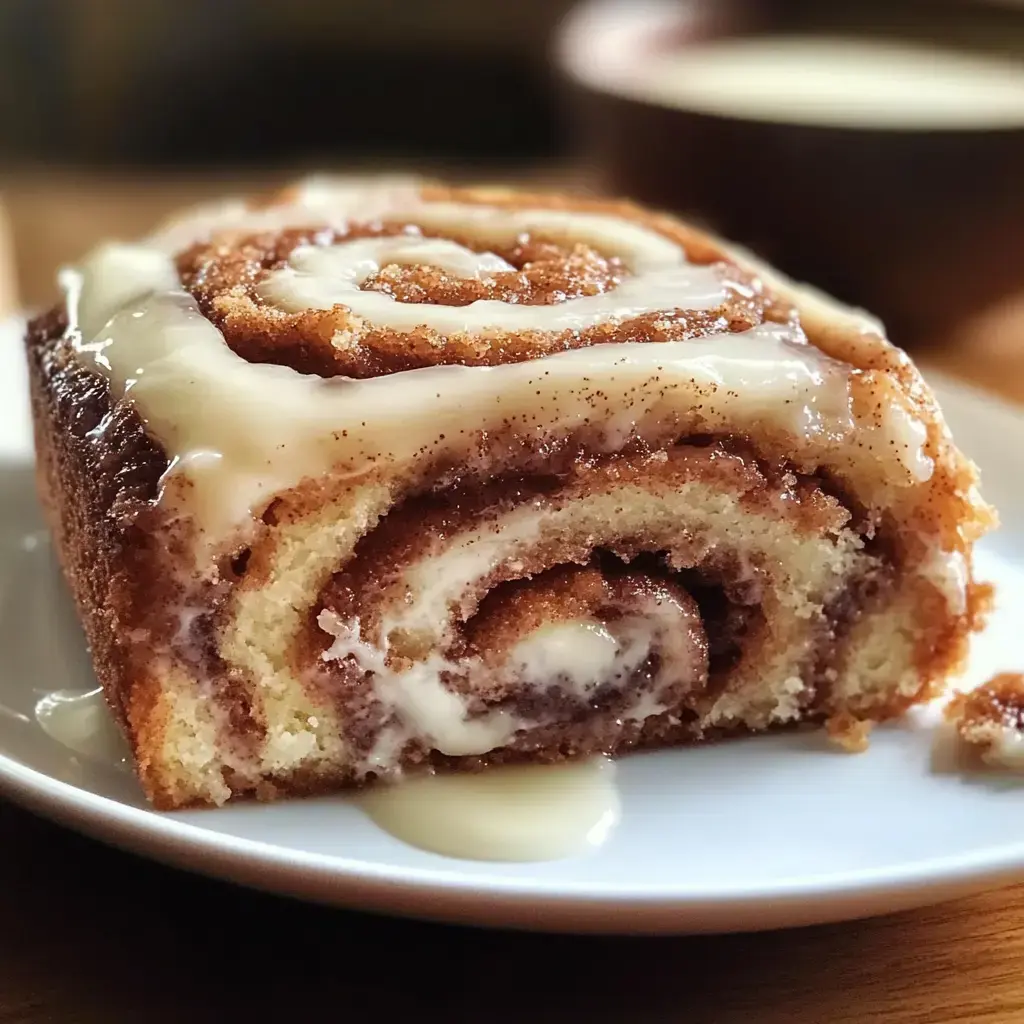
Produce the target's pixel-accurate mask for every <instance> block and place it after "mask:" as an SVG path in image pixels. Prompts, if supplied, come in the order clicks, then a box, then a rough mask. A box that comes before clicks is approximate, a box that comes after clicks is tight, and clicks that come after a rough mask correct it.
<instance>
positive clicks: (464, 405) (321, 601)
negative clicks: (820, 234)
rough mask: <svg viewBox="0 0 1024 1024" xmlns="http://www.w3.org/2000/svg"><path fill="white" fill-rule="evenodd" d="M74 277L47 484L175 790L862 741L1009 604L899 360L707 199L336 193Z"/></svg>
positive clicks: (261, 207)
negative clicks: (982, 579)
mask: <svg viewBox="0 0 1024 1024" xmlns="http://www.w3.org/2000/svg"><path fill="white" fill-rule="evenodd" d="M61 281H62V285H63V289H64V296H65V297H64V300H63V301H62V302H61V303H60V304H59V305H58V306H57V307H56V308H55V309H53V310H52V311H50V312H49V313H47V314H45V315H43V316H41V317H39V318H37V319H36V320H35V321H34V322H33V323H32V324H31V325H30V328H29V331H28V339H27V346H28V352H29V361H30V366H31V380H32V393H33V402H34V414H35V425H36V439H37V448H38V460H39V480H40V489H41V493H42V496H43V500H44V502H45V505H46V508H47V509H48V513H49V517H50V522H51V526H52V530H53V534H54V537H55V540H56V547H57V550H58V551H59V553H60V557H61V560H62V563H63V566H64V570H65V572H66V575H67V578H68V581H69V583H70V585H71V589H72V591H73V592H74V596H75V598H76V601H77V604H78V608H79V611H80V615H81V619H82V622H83V624H84V626H85V630H86V633H87V635H88V639H89V643H90V646H91V650H92V653H93V658H94V661H95V666H96V671H97V674H98V676H99V678H100V681H101V683H102V685H103V687H104V690H105V692H106V694H107V697H108V699H109V701H110V704H111V706H112V707H113V709H114V711H115V712H116V714H117V716H118V718H119V720H120V721H121V722H122V723H123V726H124V729H125V732H126V734H127V735H128V737H129V739H130V741H131V745H132V749H133V751H134V756H135V759H136V764H137V768H138V774H139V778H140V779H141V782H142V785H143V786H144V788H145V791H146V793H147V795H148V797H149V798H150V799H151V800H152V801H153V802H154V804H156V805H157V806H159V807H163V808H174V807H182V806H187V805H196V804H221V803H224V802H225V801H228V800H230V799H232V798H234V797H242V796H248V795H255V796H258V797H261V798H270V797H275V796H280V795H284V794H297V793H310V792H323V791H329V790H335V789H342V788H345V787H349V786H356V785H359V784H362V783H364V782H367V781H372V780H377V779H385V780H386V779H393V778H395V777H397V776H399V775H400V774H401V773H402V772H404V771H408V770H410V769H412V768H415V767H416V766H422V767H424V768H441V767H443V768H445V769H476V768H480V767H482V766H485V765H487V764H490V763H494V762H502V761H517V760H520V761H552V760H558V759H564V758H569V757H573V756H576V755H582V754H585V753H593V752H604V753H618V752H624V751H627V750H630V749H633V748H637V747H648V746H652V745H664V744H682V743H694V742H700V741H704V740H709V739H712V738H715V737H720V736H725V735H728V734H734V733H742V732H752V731H762V730H767V729H773V728H776V727H782V726H785V725H788V724H793V723H799V722H830V723H831V727H832V728H833V730H837V731H839V732H846V733H848V734H850V735H854V734H857V733H858V730H861V729H862V728H863V723H865V722H871V721H875V720H878V719H883V718H886V717H889V716H893V715H897V714H899V713H900V712H901V711H903V710H904V709H905V708H907V707H908V706H909V705H911V704H913V703H915V702H918V701H922V700H926V699H928V698H929V697H931V696H932V695H934V694H935V693H936V692H937V691H938V689H939V688H941V687H942V686H943V684H944V683H945V681H946V679H947V678H948V677H949V676H950V675H951V674H952V673H954V672H955V671H956V670H957V668H958V667H959V665H960V663H961V661H962V659H963V657H964V654H965V650H966V644H967V640H968V637H969V634H970V633H971V632H972V631H973V630H974V629H976V628H977V626H978V624H979V621H980V615H981V612H982V610H983V606H984V601H985V595H986V589H985V588H984V587H983V586H980V585H978V584H976V583H975V582H974V581H973V579H972V573H971V546H972V543H973V542H974V540H975V539H976V538H977V537H978V536H979V535H981V534H982V533H983V532H984V531H985V530H986V529H987V528H988V527H989V526H990V525H992V523H993V521H994V518H993V514H992V512H991V511H990V510H989V508H988V507H987V506H986V505H985V504H984V502H983V501H982V500H981V498H980V497H979V495H978V493H977V490H976V486H975V484H976V479H975V470H974V467H973V466H972V464H971V463H970V462H969V461H968V460H966V459H965V458H964V457H963V456H962V455H961V454H960V453H959V452H958V450H957V449H956V448H955V447H954V445H953V442H952V440H951V438H950V435H949V432H948V430H947V429H946V426H945V424H944V422H943V420H942V417H941V414H940V411H939V409H938V408H937V406H936V404H935V402H934V400H933V398H932V395H931V393H930V391H929V390H928V388H927V386H926V385H925V384H924V383H923V381H922V380H921V378H920V376H919V375H918V373H917V371H916V370H915V369H914V367H913V366H912V365H911V363H910V362H909V361H908V359H907V357H906V356H905V355H904V354H903V353H902V352H901V351H900V350H899V349H897V348H895V347H893V346H892V345H891V344H890V343H889V342H888V341H887V340H886V339H885V337H884V335H883V332H882V329H881V327H880V326H879V325H878V324H876V323H875V322H874V321H872V320H871V319H870V318H869V317H867V316H866V315H862V314H859V313H855V312H853V311H850V310H846V309H844V308H841V307H839V306H838V305H836V304H834V303H832V302H831V301H830V300H828V299H826V298H824V297H822V296H820V295H817V294H816V293H812V292H810V291H808V290H805V289H802V288H798V287H796V286H794V285H792V284H791V283H790V282H788V281H786V280H784V279H783V278H781V277H780V276H778V275H776V274H774V273H773V272H772V271H770V270H769V269H768V268H765V267H762V266H760V265H758V264H757V263H756V261H754V260H753V259H751V258H749V257H747V256H745V255H743V254H742V253H739V252H736V251H734V250H732V249H731V248H729V247H728V246H725V245H723V244H722V243H720V242H719V241H718V240H716V239H714V238H712V237H710V236H708V235H705V234H703V233H701V232H699V231H697V230H695V229H694V228H692V227H689V226H687V225H685V224H682V223H679V222H677V221H675V220H671V219H668V218H665V217H662V216H658V215H655V214H652V213H649V212H645V211H643V210H640V209H638V208H636V207H634V206H632V205H630V204H627V203H612V202H597V201H584V200H577V199H569V198H565V197H558V196H549V195H526V194H518V193H513V192H508V191H503V190H493V189H476V190H460V189H454V188H446V187H442V186H436V185H425V184H423V183H419V182H407V181H402V180H398V181H389V180H380V181H374V182H369V183H366V184H362V183H352V182H338V181H332V180H329V179H324V180H313V181H309V182H306V183H303V184H301V185H299V186H297V187H295V188H293V189H291V190H289V191H288V192H286V193H284V194H282V195H279V196H277V197H275V198H274V199H273V200H272V201H271V202H269V203H263V204H248V203H244V202H228V203H225V204H222V205H219V206H216V207H211V208H204V209H201V210H197V211H190V212H188V213H186V214H184V215H182V216H181V217H179V218H177V219H176V220H175V221H173V222H171V223H169V224H166V225H164V226H163V227H162V228H161V229H159V230H158V231H157V232H156V233H154V234H153V235H152V236H151V237H149V238H147V239H145V240H143V241H142V242H140V243H137V244H132V245H124V244H108V245H104V246H102V247H100V248H98V249H97V250H96V251H95V252H93V253H92V254H91V255H89V256H88V257H87V258H86V259H85V260H84V261H83V262H82V263H81V265H80V266H78V267H76V268H74V269H69V270H67V271H65V272H64V273H63V274H62V278H61Z"/></svg>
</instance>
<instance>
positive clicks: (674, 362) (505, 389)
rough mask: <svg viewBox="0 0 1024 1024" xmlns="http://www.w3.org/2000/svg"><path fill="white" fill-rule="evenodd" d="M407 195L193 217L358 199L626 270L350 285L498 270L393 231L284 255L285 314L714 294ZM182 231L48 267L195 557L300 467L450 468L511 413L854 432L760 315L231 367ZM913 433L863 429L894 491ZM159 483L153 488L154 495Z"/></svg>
mask: <svg viewBox="0 0 1024 1024" xmlns="http://www.w3.org/2000/svg"><path fill="white" fill-rule="evenodd" d="M412 195H414V193H413V192H411V191H410V189H409V188H408V187H407V186H405V185H400V184H398V185H395V186H393V187H392V186H388V187H385V188H383V189H381V190H378V191H377V192H374V191H373V190H372V189H371V190H369V191H368V192H361V191H360V190H359V189H358V188H357V189H355V190H353V189H347V190H346V189H345V188H343V187H338V186H336V187H335V188H334V189H333V190H332V189H330V188H329V187H327V186H325V185H323V184H320V185H316V186H310V187H309V188H308V189H307V190H306V191H305V192H303V191H300V192H299V193H298V198H297V199H296V200H295V204H294V205H293V206H290V207H284V208H274V207H272V208H268V209H267V210H257V211H247V212H243V211H242V210H241V209H239V208H235V207H230V206H228V207H224V208H223V209H221V210H220V212H219V213H215V212H210V213H209V214H208V216H207V221H208V222H209V223H212V224H213V225H215V226H216V227H221V228H222V227H226V226H231V227H234V228H241V227H250V226H266V224H268V223H273V224H276V225H282V226H283V224H304V223H310V222H316V221H319V222H321V223H323V222H325V221H326V222H332V221H333V222H338V221H343V220H346V219H347V218H349V217H353V216H355V215H356V211H357V210H358V211H361V212H360V213H359V219H365V218H366V217H369V216H370V215H371V214H373V215H376V216H384V215H385V214H386V215H387V216H389V217H393V218H394V219H398V220H406V219H408V220H409V222H411V223H416V224H418V225H420V226H422V227H424V228H428V227H429V228H443V229H445V230H450V231H453V232H456V231H457V232H458V233H459V234H460V236H462V237H465V236H467V235H468V236H471V237H473V238H475V239H477V240H482V241H483V243H485V244H486V243H487V242H495V243H496V242H498V241H501V240H508V239H509V238H515V237H516V236H517V235H518V234H521V233H522V232H523V231H525V230H530V231H536V232H538V233H542V234H544V235H545V236H547V237H552V238H554V239H556V240H558V239H574V240H581V241H589V242H591V243H593V244H595V245H600V246H601V247H602V249H603V251H605V252H606V254H610V255H618V256H620V257H621V258H622V259H623V260H624V262H625V263H626V265H627V266H628V267H629V269H630V270H631V272H632V274H633V276H632V277H629V278H627V279H626V282H625V283H624V284H622V285H620V286H619V287H618V288H617V289H615V290H613V291H612V292H610V293H607V294H605V295H599V296H593V297H587V298H581V299H574V300H569V301H566V302H564V303H560V304H557V305H554V306H516V305H514V304H507V303H500V302H494V301H486V302H477V303H473V304H471V305H469V306H465V307H444V306H438V305H418V304H403V303H400V302H396V301H395V300H393V299H392V298H391V297H390V296H386V295H382V294H378V293H371V292H363V291H360V290H359V289H358V282H359V281H360V280H361V279H362V278H365V276H366V274H367V273H372V270H373V268H374V267H375V266H377V265H379V263H380V260H382V259H392V258H394V257H395V256H396V254H397V256H399V257H400V258H402V259H403V260H417V259H421V258H422V259H423V260H426V261H428V262H431V263H435V265H436V263H437V262H438V261H440V262H441V264H442V265H443V266H445V267H446V268H447V269H449V270H450V271H452V272H456V273H463V274H466V273H468V274H486V273H489V272H493V270H494V269H495V268H498V267H499V266H500V265H501V261H499V260H498V259H497V257H494V256H493V255H480V254H477V253H475V252H471V251H470V250H468V249H463V248H461V247H459V246H456V245H455V244H454V243H439V242H438V241H437V240H425V239H422V238H419V237H417V236H408V237H402V238H401V239H400V240H395V239H387V240H371V244H369V245H367V244H364V242H365V240H364V242H349V243H345V244H343V245H339V246H330V247H327V248H325V249H322V250H309V249H302V250H299V251H298V253H297V254H296V255H295V256H293V265H292V266H291V267H290V268H288V270H287V271H286V272H278V273H277V274H276V275H273V274H272V275H271V276H270V277H269V278H268V280H267V281H266V282H264V285H263V287H264V290H265V294H266V295H267V296H268V297H272V298H273V299H274V301H276V302H279V303H281V304H283V305H284V306H286V307H289V308H293V307H295V306H297V305H299V304H300V303H303V302H307V301H316V302H320V303H321V304H328V305H330V304H332V303H333V302H334V301H336V300H337V299H339V298H340V299H342V301H344V302H345V304H346V305H349V306H350V308H352V309H353V310H354V311H355V312H356V313H357V314H359V313H361V311H365V312H366V313H367V314H372V319H373V320H374V321H378V320H379V321H380V322H382V323H389V324H392V325H394V326H398V327H399V328H401V327H402V326H405V327H413V326H416V325H417V324H424V323H429V322H431V317H436V318H438V322H439V323H441V324H443V325H444V326H445V327H446V328H448V329H450V328H451V327H452V325H456V326H457V327H458V328H459V329H468V330H470V331H482V332H485V331H487V330H488V329H493V328H506V329H507V328H508V327H509V326H513V327H521V326H522V324H524V323H526V322H527V320H528V321H529V322H530V323H534V324H536V325H543V326H544V327H546V328H547V329H552V330H557V329H562V328H564V327H566V326H572V325H573V324H574V323H575V324H582V323H586V324H593V323H598V322H616V321H621V320H622V319H625V318H628V317H632V316H636V315H637V314H638V312H639V311H641V310H651V309H660V308H663V307H668V308H670V309H675V308H679V307H680V305H683V306H685V307H687V308H708V307H709V306H711V305H714V304H715V303H716V302H720V301H721V299H722V298H723V297H724V292H722V290H721V289H722V282H721V278H720V276H719V272H718V271H716V270H715V269H713V268H708V267H698V266H695V265H693V264H690V263H688V262H687V261H686V257H685V253H684V252H683V251H682V250H681V249H680V247H679V246H677V245H676V244H675V243H673V242H671V241H669V240H668V239H667V238H665V237H663V236H661V235H659V234H657V233H656V232H653V231H651V230H649V229H647V228H644V227H641V226H638V225H636V224H632V223H628V222H626V221H624V220H620V219H618V218H614V217H609V216H605V215H602V216H598V215H593V214H576V213H571V212H567V211H548V210H513V211H507V210H503V209H499V208H496V207H494V208H492V207H486V206H485V207H474V206H472V205H466V206H465V207H463V206H459V205H458V204H442V203H437V204H431V203H425V202H422V201H420V202H419V203H418V204H417V203H416V202H415V201H413V200H412V199H411V196H412ZM329 210H333V211H334V212H333V214H331V215H328V212H327V211H329ZM201 223H204V221H203V220H202V218H196V219H195V220H193V221H191V222H189V221H188V220H187V219H186V221H183V222H180V223H179V224H178V225H172V226H171V227H170V228H168V229H166V230H165V231H164V232H163V233H162V234H159V235H157V236H154V238H153V239H151V240H149V241H147V242H144V243H142V244H140V245H107V246H104V247H101V248H100V249H98V250H97V251H95V252H94V253H93V254H92V255H91V256H90V257H89V258H88V259H87V260H86V261H85V262H84V263H83V264H82V266H81V267H79V268H77V269H74V270H67V271H65V272H64V273H63V275H62V283H63V286H64V289H65V293H66V298H67V307H68V314H69V324H70V326H69V334H68V337H69V339H70V340H71V345H72V347H73V349H74V351H75V352H76V354H77V357H78V358H79V359H80V360H81V361H82V362H83V363H84V364H85V365H86V366H88V367H89V368H90V369H92V370H93V371H94V372H97V373H100V374H102V375H103V376H105V377H106V378H107V379H108V380H109V382H110V386H111V390H112V395H113V398H114V399H115V400H117V399H121V398H127V399H128V400H130V401H131V402H132V403H133V405H134V407H135V409H136V410H137V412H138V414H139V415H140V417H141V418H142V419H143V421H144V422H145V423H146V426H147V429H148V430H149V431H150V433H151V434H152V435H153V436H154V437H155V438H157V439H158V440H159V441H160V442H161V444H162V445H163V446H164V448H165V450H166V451H167V452H168V454H169V456H170V458H171V466H170V468H169V470H168V472H167V474H166V476H165V483H171V482H174V481H175V479H176V478H179V477H183V478H185V479H187V481H188V482H189V484H190V485H191V486H190V487H189V488H188V490H189V499H188V508H187V510H186V511H187V513H188V514H189V515H191V516H193V517H194V518H195V521H196V525H197V527H198V532H199V535H200V538H201V541H202V542H203V543H202V544H201V551H203V552H208V551H210V550H211V549H212V548H214V547H216V545H217V544H218V543H220V542H221V541H222V540H224V539H225V538H226V537H227V536H228V535H230V534H232V533H233V532H237V529H238V528H239V527H240V526H244V525H245V524H246V523H247V522H248V521H249V520H250V518H251V516H252V514H254V513H256V514H258V513H259V512H260V511H261V510H262V508H263V507H264V506H265V505H266V504H267V502H268V501H269V500H270V499H271V498H272V497H273V496H274V495H275V494H276V493H279V492H281V491H282V490H285V489H288V488H290V487H293V486H295V485H297V484H298V483H299V482H300V481H301V480H302V479H304V478H307V477H316V476H319V475H322V474H324V473H326V472H328V471H334V472H337V473H340V474H359V473H362V472H364V471H365V470H367V469H370V468H376V469H379V470H381V471H383V472H385V473H390V474H394V475H395V476H398V475H400V474H401V473H402V471H403V470H406V469H407V468H408V466H409V465H410V464H411V463H414V462H415V461H417V460H419V459H422V458H423V457H425V456H429V457H439V456H446V455H450V456H454V457H456V458H462V459H467V458H470V457H471V455H472V453H473V451H474V450H475V446H476V445H477V443H478V440H479V436H480V434H479V432H481V431H486V432H489V433H491V434H493V433H495V432H499V431H501V430H502V429H503V428H507V426H508V425H509V424H510V423H514V422H518V423H519V424H520V425H524V424H526V423H529V424H530V426H529V427H525V426H520V430H521V431H524V432H525V433H527V434H528V435H529V436H530V437H532V438H533V439H536V440H546V439H551V438H557V437H559V436H564V435H567V434H569V433H571V432H573V431H577V430H581V429H583V428H584V427H585V425H586V424H590V423H591V421H593V423H595V424H600V428H601V429H600V432H599V433H598V432H596V431H595V442H594V443H595V446H596V447H598V448H602V447H603V448H604V449H606V450H612V449H615V448H617V447H619V446H621V444H622V443H623V442H624V441H625V440H627V439H628V438H629V437H630V436H631V435H637V436H641V437H649V438H654V439H657V437H658V432H659V430H661V431H664V430H665V429H666V428H665V424H671V423H672V421H673V419H674V418H676V417H678V416H681V415H688V414H690V413H691V412H692V410H693V409H694V408H696V407H698V406H699V407H700V408H701V417H702V423H703V424H704V425H705V426H706V428H707V429H708V430H715V429H719V430H722V429H725V430H730V431H736V430H739V431H741V432H742V431H744V430H745V429H748V428H749V431H750V432H751V433H756V432H757V431H756V430H755V427H759V428H761V429H763V426H764V425H765V424H769V425H771V426H772V427H774V428H775V429H776V430H779V431H782V432H784V433H787V434H789V435H792V436H793V437H794V438H795V439H796V440H797V442H798V444H802V445H803V446H804V447H809V448H811V449H816V450H818V451H819V452H820V453H821V460H822V461H828V457H829V456H830V455H831V457H832V458H833V459H835V458H837V457H840V458H841V456H839V455H837V453H840V452H841V449H842V445H843V442H844V440H845V439H847V438H849V437H850V435H851V433H852V432H853V430H854V429H855V427H856V426H857V424H856V423H855V420H854V417H853V415H852V413H851V400H850V380H851V374H852V372H853V371H852V370H851V368H850V367H848V366H846V365H845V364H842V363H839V362H836V361H834V360H832V359H829V358H828V357H826V356H825V355H823V354H822V353H820V352H819V351H818V350H816V349H815V348H813V347H812V346H810V345H807V344H806V343H805V340H804V338H803V335H802V332H801V331H800V329H799V327H796V326H793V325H781V324H775V323H766V324H763V325H761V326H758V327H755V328H753V329H752V330H748V331H746V332H743V333H736V334H722V335H720V336H714V337H707V338H701V339H698V340H693V341H681V342H667V343H655V344H624V345H599V346H593V347H588V348H581V349H577V350H573V351H568V352H561V353H558V354H555V355H551V356H547V357H545V358H542V359H536V360H532V361H530V362H524V363H512V364H504V365H500V366H493V367H463V366H436V367H429V368H423V369H416V370H409V371H405V372H402V373H396V374H392V375H390V376H387V377H381V378H375V379H369V380H358V381H356V380H350V379H347V378H334V379H328V380H325V379H322V378H319V377H315V376H308V375H303V374H300V373H298V372H296V371H294V370H292V369H290V368H288V367H284V366H278V365H272V364H253V363H249V362H247V361H246V360H244V359H242V358H241V357H239V356H238V355H236V354H235V353H234V352H233V351H232V350H231V349H230V348H229V347H228V345H227V344H226V342H225V340H224V337H223V335H222V334H221V332H220V331H219V330H218V328H217V327H215V326H214V325H213V324H212V323H211V322H210V321H208V320H207V319H206V318H205V317H204V316H203V315H202V314H201V313H200V311H199V309H198V307H197V305H196V303H195V301H194V299H193V298H192V297H191V296H190V295H189V294H188V293H187V292H185V291H184V290H183V289H182V287H181V285H180V282H179V280H178V276H177V272H176V269H175V266H174V263H173V259H172V257H171V255H170V253H169V249H170V248H171V241H170V240H171V239H173V240H174V244H175V245H179V244H181V243H182V242H183V241H184V232H185V225H187V226H188V232H189V234H190V235H191V236H192V237H195V235H197V234H198V233H199V231H200V224H201ZM281 275H283V276H281ZM300 282H301V283H300ZM317 296H318V298H317ZM268 409H273V410H274V413H273V415H270V416H268V415H267V413H266V410H268ZM467 424H468V425H470V427H471V428H472V429H471V430H468V431H467V429H466V426H467ZM919 427H920V425H919V424H918V423H916V421H915V422H907V421H906V418H904V421H902V422H901V421H900V419H899V418H898V417H887V418H886V420H885V422H883V424H882V425H881V427H880V428H877V430H876V432H878V433H879V435H880V436H879V438H878V440H879V445H880V448H881V449H882V450H885V448H886V447H892V446H893V445H894V446H895V454H894V455H890V456H888V457H890V458H892V459H893V461H894V467H893V468H894V471H895V472H897V473H898V472H900V471H901V470H902V472H903V473H904V474H905V476H906V482H907V483H908V484H912V483H913V482H915V480H918V479H922V478H926V477H927V475H928V472H929V468H928V465H927V464H926V461H925V462H922V454H921V452H922V444H923V441H924V434H923V431H922V430H920V429H919ZM174 492H175V488H165V491H164V493H165V500H170V497H169V496H172V495H173V494H174Z"/></svg>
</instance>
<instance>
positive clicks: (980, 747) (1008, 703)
mask: <svg viewBox="0 0 1024 1024" xmlns="http://www.w3.org/2000/svg"><path fill="white" fill-rule="evenodd" d="M946 717H947V719H949V721H951V722H953V723H954V724H955V725H956V729H957V732H958V733H959V735H960V738H961V739H962V740H963V741H964V742H965V743H967V744H968V745H970V746H971V747H973V748H975V749H976V750H977V751H978V752H979V753H980V755H981V758H982V760H983V761H984V762H985V763H986V764H989V765H993V766H994V767H997V768H1009V769H1013V770H1015V771H1024V674H1021V673H1020V672H1001V673H999V675H996V676H993V677H992V678H991V679H990V680H989V681H988V682H987V683H983V684H982V685H981V686H979V687H978V688H977V689H975V690H971V691H970V692H968V693H959V694H957V695H956V696H955V697H954V698H953V699H952V700H951V701H950V703H949V705H948V707H947V708H946Z"/></svg>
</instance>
